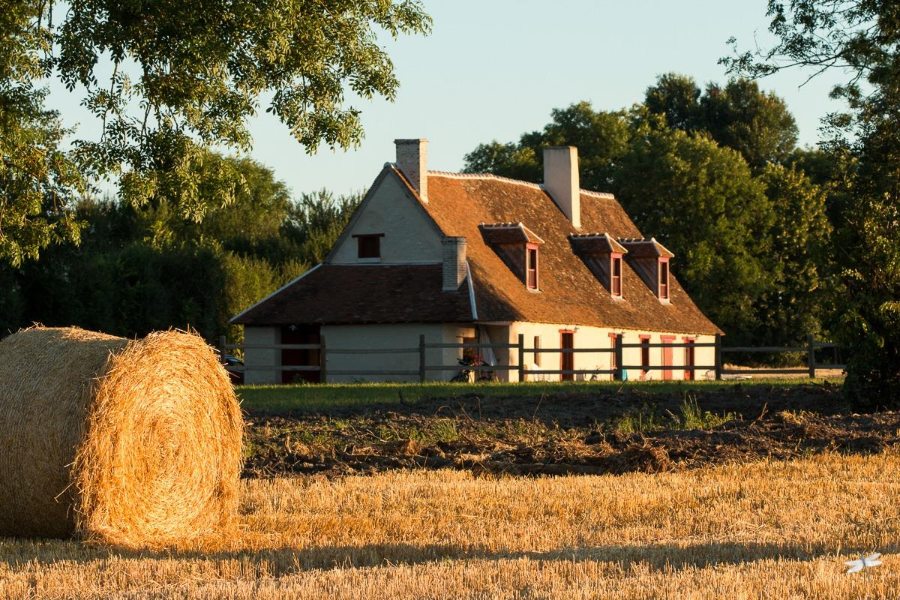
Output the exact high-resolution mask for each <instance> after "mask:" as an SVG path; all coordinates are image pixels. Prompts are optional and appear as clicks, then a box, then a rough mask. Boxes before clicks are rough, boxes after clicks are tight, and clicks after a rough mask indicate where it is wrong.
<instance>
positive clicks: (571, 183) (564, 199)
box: [544, 146, 581, 229]
mask: <svg viewBox="0 0 900 600" xmlns="http://www.w3.org/2000/svg"><path fill="white" fill-rule="evenodd" d="M544 189H546V190H547V193H548V194H550V197H551V198H553V201H554V202H556V205H557V206H559V208H560V210H562V211H563V214H565V215H566V217H567V218H568V219H569V221H571V222H572V226H573V227H575V229H581V183H580V180H579V177H578V148H576V147H575V146H550V147H548V148H544Z"/></svg>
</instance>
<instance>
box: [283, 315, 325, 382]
mask: <svg viewBox="0 0 900 600" xmlns="http://www.w3.org/2000/svg"><path fill="white" fill-rule="evenodd" d="M320 341H321V338H320V337H319V326H318V325H284V326H282V327H281V343H282V344H318V343H319V342H320ZM281 366H282V367H302V366H319V351H318V350H282V351H281ZM319 380H320V379H319V372H318V371H282V372H281V383H297V382H301V381H306V382H309V383H319Z"/></svg>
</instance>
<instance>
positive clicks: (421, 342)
mask: <svg viewBox="0 0 900 600" xmlns="http://www.w3.org/2000/svg"><path fill="white" fill-rule="evenodd" d="M419 382H421V383H425V334H424V333H423V334H422V335H420V336H419Z"/></svg>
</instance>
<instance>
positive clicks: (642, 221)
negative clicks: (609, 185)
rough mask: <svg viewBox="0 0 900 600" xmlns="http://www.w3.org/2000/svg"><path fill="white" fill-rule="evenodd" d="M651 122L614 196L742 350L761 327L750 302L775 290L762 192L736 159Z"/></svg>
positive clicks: (626, 161)
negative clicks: (671, 258)
mask: <svg viewBox="0 0 900 600" xmlns="http://www.w3.org/2000/svg"><path fill="white" fill-rule="evenodd" d="M649 122H652V118H650V119H649V121H648V124H645V125H643V126H642V127H643V129H642V132H641V135H636V136H635V140H634V142H633V143H632V145H631V148H630V149H629V152H628V153H627V154H626V155H625V156H624V157H622V159H621V161H620V163H619V167H618V170H617V177H616V181H617V186H616V192H617V196H618V198H619V200H620V202H622V205H623V207H624V208H625V210H626V211H627V212H628V213H629V215H630V216H631V217H632V218H633V219H634V220H635V221H636V222H637V223H638V225H639V226H640V228H641V231H642V232H643V233H644V235H645V236H648V237H650V236H653V237H656V238H657V239H658V240H660V241H661V242H662V243H663V244H664V245H665V246H666V247H667V248H669V249H670V250H671V251H672V252H673V253H674V254H675V257H676V258H675V260H677V267H676V268H677V269H678V270H677V271H676V273H677V275H678V278H679V280H680V281H682V282H683V284H684V286H685V287H686V288H687V290H688V292H689V293H690V294H691V297H692V299H693V300H694V301H695V302H697V304H698V305H699V306H700V307H701V308H702V309H703V310H704V311H705V312H706V314H707V315H708V316H709V317H710V318H711V319H712V320H713V322H715V323H717V324H718V325H719V326H720V327H722V328H723V329H724V330H725V331H726V333H728V334H729V336H731V337H730V339H733V340H735V341H736V342H738V343H739V342H741V341H743V340H744V339H746V337H747V335H748V333H749V332H750V331H752V328H753V327H754V326H756V325H758V324H759V323H760V322H762V321H763V319H764V315H760V314H758V313H756V312H755V311H754V302H755V301H756V300H757V299H758V298H759V297H760V296H761V295H762V294H763V293H765V292H766V291H767V290H768V289H769V287H770V286H771V284H772V282H771V279H770V277H769V275H768V274H767V272H766V266H767V259H766V256H767V254H768V253H769V252H770V251H771V240H770V239H769V238H768V236H767V235H766V234H767V232H768V230H769V228H770V227H771V225H772V222H773V219H774V215H773V212H772V206H771V204H770V202H769V200H768V198H767V197H766V194H765V192H766V190H765V186H764V185H763V184H762V182H760V181H758V180H757V179H755V178H754V177H753V175H752V173H751V172H750V169H749V167H748V166H747V164H746V162H745V161H744V160H743V159H742V158H741V156H740V155H739V154H738V153H737V152H735V151H733V150H730V149H727V148H721V147H719V146H718V145H716V143H715V142H714V141H712V140H710V139H708V138H706V137H704V136H701V135H692V134H688V133H685V132H684V131H681V130H677V129H668V128H660V127H653V126H651V125H650V124H649ZM673 270H674V269H673Z"/></svg>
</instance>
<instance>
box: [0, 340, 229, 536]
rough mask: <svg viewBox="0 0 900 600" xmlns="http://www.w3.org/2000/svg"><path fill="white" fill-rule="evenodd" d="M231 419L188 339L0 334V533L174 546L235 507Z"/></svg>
mask: <svg viewBox="0 0 900 600" xmlns="http://www.w3.org/2000/svg"><path fill="white" fill-rule="evenodd" d="M242 434H243V421H242V418H241V412H240V408H239V406H238V402H237V400H236V398H235V395H234V391H233V390H232V386H231V383H230V381H229V379H228V375H227V373H226V372H225V370H224V368H223V367H222V365H221V364H220V363H219V361H218V360H217V358H216V356H215V354H214V353H213V351H212V349H211V348H210V347H209V346H208V345H207V344H206V343H205V342H204V341H203V340H202V339H201V338H200V337H198V336H196V335H191V334H187V333H180V332H175V331H168V332H159V333H152V334H150V335H149V336H147V337H146V338H143V339H139V340H125V339H122V338H117V337H112V336H108V335H104V334H100V333H93V332H89V331H84V330H81V329H75V328H43V327H35V328H32V329H27V330H23V331H20V332H19V333H16V334H14V335H12V336H10V337H8V338H6V339H4V340H2V341H0V536H27V537H68V536H70V535H72V534H77V535H78V536H80V537H82V538H85V539H87V540H90V541H97V542H102V543H106V544H110V545H115V546H123V547H129V548H154V547H163V546H170V545H175V544H178V543H181V542H184V541H186V540H190V539H193V538H197V537H200V536H205V535H206V534H210V533H213V532H214V531H217V530H220V529H222V528H225V527H228V526H229V524H230V523H231V520H232V518H233V516H234V515H235V513H236V508H237V502H238V485H239V477H240V470H241V462H242V456H241V437H242Z"/></svg>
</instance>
